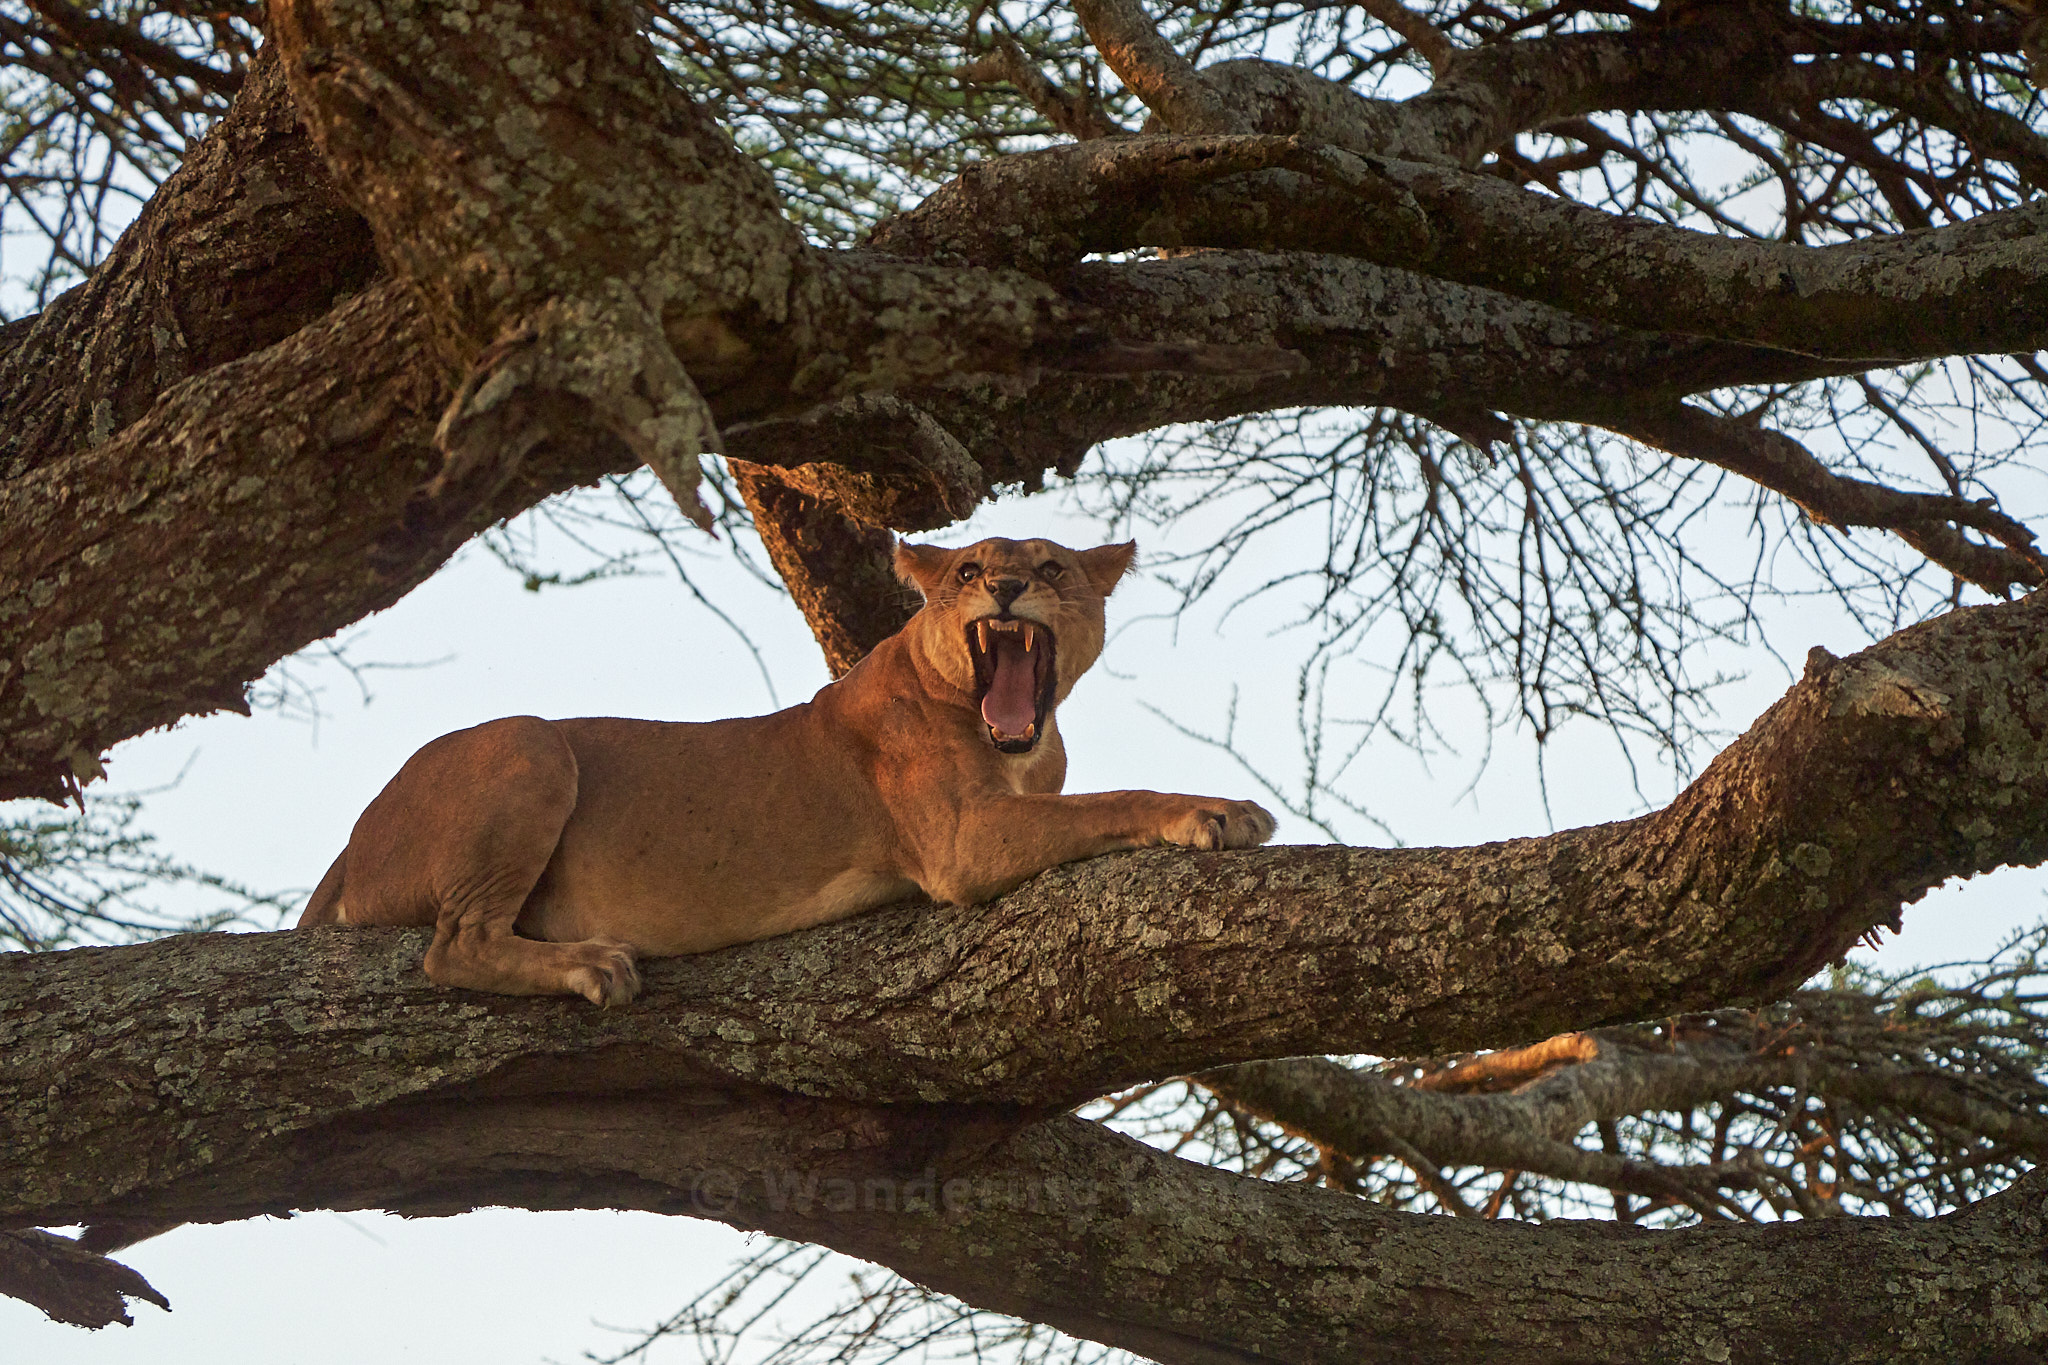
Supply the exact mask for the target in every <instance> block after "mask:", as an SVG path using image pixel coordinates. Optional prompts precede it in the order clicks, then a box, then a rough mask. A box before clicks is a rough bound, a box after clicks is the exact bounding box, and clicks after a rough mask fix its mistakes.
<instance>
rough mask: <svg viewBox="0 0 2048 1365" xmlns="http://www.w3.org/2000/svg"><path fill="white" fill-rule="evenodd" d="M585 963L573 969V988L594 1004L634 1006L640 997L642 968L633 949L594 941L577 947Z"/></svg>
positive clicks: (569, 976)
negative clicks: (634, 960)
mask: <svg viewBox="0 0 2048 1365" xmlns="http://www.w3.org/2000/svg"><path fill="white" fill-rule="evenodd" d="M575 946H576V947H577V948H579V949H582V950H583V953H582V954H580V956H583V957H584V958H585V961H583V962H582V963H580V964H578V965H577V966H575V967H572V968H570V969H569V972H568V984H569V989H570V990H572V991H574V992H576V993H577V994H578V995H580V996H582V997H583V998H584V999H586V1000H588V1001H589V1002H590V1003H591V1004H593V1005H601V1006H606V1007H609V1006H612V1005H626V1004H631V1003H632V1000H633V997H634V996H636V995H638V994H640V969H639V968H638V967H637V966H635V965H634V962H633V947H632V945H631V944H629V943H619V942H617V941H615V940H613V939H608V938H593V939H589V940H587V941H585V942H583V943H579V944H577V945H575Z"/></svg>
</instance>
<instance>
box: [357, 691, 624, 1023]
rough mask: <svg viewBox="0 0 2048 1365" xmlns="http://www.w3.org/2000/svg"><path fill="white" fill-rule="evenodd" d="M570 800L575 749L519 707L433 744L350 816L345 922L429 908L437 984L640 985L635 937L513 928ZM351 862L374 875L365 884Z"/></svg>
mask: <svg viewBox="0 0 2048 1365" xmlns="http://www.w3.org/2000/svg"><path fill="white" fill-rule="evenodd" d="M576 799H577V770H576V756H575V754H574V753H573V752H571V750H570V748H569V745H568V742H567V741H566V740H564V739H563V738H562V734H561V732H560V731H559V730H558V729H557V728H556V727H555V726H554V725H553V724H551V723H550V722H548V721H544V720H541V719H538V718H537V717H534V716H514V717H511V718H509V719H506V720H496V721H492V722H490V723H489V724H488V725H479V726H477V727H476V728H474V729H471V730H463V731H460V732H458V733H456V734H452V735H445V736H443V737H442V738H440V739H437V740H435V741H434V742H433V743H432V744H429V745H427V746H426V747H425V748H423V749H421V750H420V751H419V752H418V753H417V754H414V755H413V756H412V758H411V759H410V760H409V761H408V762H407V763H406V765H405V767H404V768H402V769H400V770H399V773H398V776H396V777H394V778H393V779H392V780H391V785H390V786H388V787H386V788H385V789H384V791H383V793H382V794H381V795H379V796H378V798H377V799H376V800H375V801H373V802H371V803H370V807H369V809H368V810H366V811H364V812H363V817H362V819H361V820H359V821H358V822H357V823H356V829H355V833H354V834H353V835H352V836H351V837H350V839H349V848H348V853H347V855H346V856H347V860H348V871H347V874H346V883H347V886H346V889H345V890H344V892H343V898H344V899H345V901H346V902H347V905H348V920H349V922H350V923H351V924H375V923H385V924H406V923H411V924H418V923H423V922H426V921H427V920H428V919H429V917H431V920H432V923H433V925H434V941H433V944H432V945H431V946H430V947H428V949H427V961H426V968H427V976H428V978H429V979H430V980H432V981H434V982H436V983H437V984H439V985H443V986H462V987H467V988H469V989H471V990H480V991H497V992H499V993H501V994H505V995H581V996H583V997H585V998H586V999H588V1000H590V1001H592V1002H593V1003H595V1004H599V1005H622V1004H624V1003H626V1002H627V1001H629V1000H631V999H632V998H633V996H634V995H635V994H636V993H638V991H639V989H640V974H639V972H638V971H637V970H635V968H634V966H633V949H632V948H631V946H630V945H627V944H623V943H618V942H615V941H614V940H611V939H608V938H593V939H588V940H585V941H583V942H580V943H541V942H537V941H535V940H533V939H526V938H520V937H519V936H518V935H517V934H516V933H515V932H514V931H513V926H514V924H515V923H516V922H517V921H518V919H519V912H520V909H521V908H522V907H523V906H524V905H525V904H526V899H527V897H528V896H529V895H530V894H532V892H533V888H534V885H535V883H537V882H538V881H539V880H540V877H541V873H542V872H543V871H545V870H546V868H547V865H548V861H549V859H551V858H552V857H553V856H554V853H555V846H556V844H557V843H559V842H560V840H561V837H562V827H563V826H564V825H566V824H567V823H568V822H569V816H570V813H571V812H573V811H574V810H575V809H576ZM359 870H360V871H361V873H362V874H365V875H366V877H369V878H374V879H375V885H373V886H371V887H366V888H363V890H362V891H361V892H360V893H359V891H358V886H357V883H358V877H359Z"/></svg>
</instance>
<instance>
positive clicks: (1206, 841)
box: [1160, 801, 1274, 850]
mask: <svg viewBox="0 0 2048 1365" xmlns="http://www.w3.org/2000/svg"><path fill="white" fill-rule="evenodd" d="M1273 829H1274V820H1273V817H1272V816H1271V815H1270V814H1268V813H1267V811H1266V808H1265V807H1264V806H1261V805H1259V804H1258V803H1257V802H1253V801H1203V802H1201V803H1200V804H1199V805H1197V806H1196V807H1195V808H1194V809H1192V810H1190V811H1188V812H1187V813H1185V814H1184V815H1182V816H1181V817H1180V818H1179V819H1177V820H1173V821H1171V822H1169V823H1168V824H1167V826H1166V828H1165V829H1164V830H1162V831H1161V832H1160V837H1162V838H1163V839H1165V840H1166V842H1167V843H1169V844H1178V845H1180V846H1181V847H1182V848H1199V849H1207V850H1215V849H1219V848H1253V847H1255V846H1257V845H1259V844H1263V843H1265V842H1266V840H1268V839H1270V838H1272V837H1273Z"/></svg>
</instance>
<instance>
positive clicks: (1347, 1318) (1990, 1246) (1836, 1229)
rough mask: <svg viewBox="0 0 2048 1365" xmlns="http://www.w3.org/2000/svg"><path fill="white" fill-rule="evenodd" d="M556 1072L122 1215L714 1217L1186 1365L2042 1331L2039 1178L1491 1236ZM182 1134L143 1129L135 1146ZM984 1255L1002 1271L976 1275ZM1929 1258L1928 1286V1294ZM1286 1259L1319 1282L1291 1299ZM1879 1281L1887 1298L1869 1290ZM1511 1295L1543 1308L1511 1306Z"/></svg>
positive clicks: (161, 1194)
mask: <svg viewBox="0 0 2048 1365" xmlns="http://www.w3.org/2000/svg"><path fill="white" fill-rule="evenodd" d="M245 989H249V990H253V991H256V992H261V991H262V990H263V987H262V985H261V983H258V982H250V983H248V985H247V986H246V987H245ZM345 1000H346V996H345V994H344V996H343V997H342V1001H345ZM337 1005H338V1007H343V1008H345V1007H346V1006H345V1004H343V1003H342V1002H341V1001H338V1002H337ZM247 1012H248V1013H251V1014H261V1013H264V1012H265V1010H263V1009H262V1008H261V1007H259V1008H257V1009H254V1010H250V1011H247ZM307 1036H308V1035H307V1034H305V1033H302V1034H301V1035H300V1037H301V1038H302V1039H303V1038H305V1037H307ZM386 1036H387V1038H389V1039H391V1040H392V1041H393V1042H397V1043H399V1044H400V1046H402V1047H404V1048H405V1049H406V1050H407V1051H409V1052H411V1053H412V1056H411V1057H409V1058H408V1059H406V1060H397V1061H387V1063H386V1065H387V1067H394V1068H397V1069H408V1070H409V1069H412V1068H414V1067H417V1066H418V1065H420V1064H422V1063H429V1064H430V1059H433V1060H440V1059H445V1058H451V1057H454V1056H457V1055H459V1044H452V1043H451V1039H450V1038H449V1037H448V1036H447V1034H446V1033H445V1032H444V1031H441V1030H433V1031H431V1033H430V1034H429V1035H428V1036H419V1034H418V1032H417V1031H416V1030H413V1031H408V1030H404V1029H402V1028H401V1029H399V1030H397V1031H394V1032H390V1033H387V1035H386ZM272 1060H273V1062H274V1063H276V1064H278V1072H279V1073H280V1074H291V1073H293V1072H296V1071H297V1070H298V1069H299V1068H300V1066H301V1058H300V1056H299V1055H298V1050H297V1049H296V1048H292V1047H287V1048H285V1049H282V1050H279V1051H276V1052H273V1053H272ZM193 1079H194V1081H195V1082H196V1084H195V1085H193V1086H191V1087H188V1089H187V1091H186V1093H187V1096H188V1098H190V1099H192V1100H195V1101H203V1100H204V1099H205V1098H206V1096H205V1092H206V1091H207V1090H208V1089H209V1088H210V1087H209V1085H208V1083H207V1082H205V1081H204V1080H203V1079H202V1078H200V1077H194V1078H193ZM557 1080H558V1082H560V1083H562V1084H565V1085H567V1086H570V1087H574V1089H575V1091H576V1093H570V1094H562V1093H554V1094H548V1093H533V1092H532V1089H531V1087H526V1088H525V1090H526V1093H510V1094H507V1093H504V1092H503V1091H502V1090H500V1091H499V1092H498V1093H491V1091H489V1090H484V1091H476V1090H472V1091H470V1092H469V1093H463V1092H461V1091H459V1090H458V1091H450V1092H444V1094H443V1095H442V1096H440V1097H438V1098H432V1099H424V1100H422V1101H419V1102H415V1103H411V1104H406V1105H399V1106H387V1107H384V1108H381V1109H377V1110H374V1111H370V1112H366V1113H363V1114H362V1115H361V1116H360V1117H355V1118H351V1117H347V1116H345V1115H339V1114H334V1113H333V1111H332V1110H331V1108H330V1109H329V1110H328V1112H327V1113H326V1114H323V1115H321V1116H318V1117H316V1118H314V1120H313V1121H312V1122H310V1123H307V1124H305V1125H303V1126H300V1127H297V1128H295V1129H292V1130H288V1131H282V1132H269V1133H264V1134H263V1135H262V1136H261V1137H259V1138H258V1139H257V1140H256V1141H255V1142H254V1143H253V1144H252V1145H250V1146H249V1147H248V1148H246V1149H244V1150H243V1151H241V1152H238V1153H237V1154H236V1155H235V1156H234V1157H232V1158H229V1159H227V1160H224V1161H222V1162H220V1163H218V1164H217V1165H216V1166H214V1167H213V1168H211V1169H209V1170H208V1171H206V1172H204V1173H201V1174H199V1175H197V1176H195V1177H194V1178H192V1179H190V1180H187V1181H184V1182H180V1183H179V1184H177V1185H174V1186H171V1187H168V1188H162V1189H159V1190H156V1191H152V1192H151V1193H150V1194H149V1195H148V1196H147V1197H146V1198H145V1199H143V1200H138V1201H135V1202H136V1203H137V1204H138V1206H141V1205H146V1206H147V1207H149V1208H150V1209H151V1211H153V1212H155V1213H159V1214H163V1215H175V1216H181V1217H187V1218H200V1217H213V1218H216V1219H218V1218H223V1217H235V1216H247V1215H249V1214H252V1213H257V1212H274V1211H282V1210H284V1209H287V1208H291V1207H334V1208H344V1209H348V1208H365V1207H375V1208H386V1209H393V1210H396V1211H399V1212H403V1213H409V1214H415V1215H422V1214H424V1215H434V1214H450V1213H455V1212H460V1211H463V1210H466V1209H469V1208H472V1207H477V1206H479V1205H482V1204H485V1203H491V1204H504V1203H516V1204H518V1205H520V1206H522V1207H528V1208H542V1209H547V1208H588V1207H601V1208H641V1209H649V1210H653V1211H658V1212H664V1213H672V1214H674V1213H685V1214H695V1215H698V1216H709V1217H715V1218H719V1219H721V1220H723V1221H725V1222H728V1223H731V1224H733V1225H735V1226H738V1227H743V1228H750V1229H751V1228H760V1229H764V1230H766V1231H769V1232H772V1233H775V1234H777V1235H780V1236H786V1237H794V1238H799V1239H803V1240H808V1241H816V1242H821V1243H823V1244H825V1245H829V1246H834V1247H837V1248H840V1249H842V1250H845V1251H847V1252H849V1253H851V1254H854V1255H857V1256H861V1257H865V1258H868V1259H872V1260H876V1261H879V1262H881V1263H883V1264H885V1265H888V1266H890V1267H892V1268H894V1269H896V1270H898V1271H900V1272H901V1273H903V1274H905V1275H908V1276H910V1277H912V1278H914V1279H917V1280H919V1281H921V1282H923V1283H926V1284H929V1285H931V1286H933V1287H934V1288H937V1289H940V1290H943V1291H945V1292H949V1293H952V1294H955V1295H958V1296H960V1297H962V1298H964V1299H966V1300H967V1301H968V1302H970V1303H974V1304H977V1305H979V1306H982V1307H986V1308H990V1309H994V1310H996V1311H1001V1312H1007V1313H1013V1314H1018V1315H1021V1316H1025V1317H1028V1318H1031V1319H1033V1320H1036V1321H1041V1322H1048V1323H1051V1324H1054V1325H1056V1326H1059V1327H1062V1328H1064V1329H1065V1330H1067V1331H1069V1332H1073V1333H1076V1334H1078V1335H1082V1336H1087V1337H1091V1338H1094V1339H1096V1340H1099V1341H1103V1342H1106V1343H1109V1344H1113V1345H1119V1346H1123V1347H1126V1348H1128V1349H1131V1350H1134V1351H1141V1352H1143V1353H1145V1354H1146V1355H1147V1356H1149V1357H1151V1358H1153V1359H1156V1360H1160V1361H1164V1362H1176V1363H1177V1362H1191V1363H1192V1362H1200V1363H1201V1365H1214V1363H1215V1362H1226V1361H1227V1362H1238V1361H1248V1360H1251V1359H1255V1358H1275V1357H1277V1358H1284V1359H1291V1360H1302V1361H1309V1362H1322V1361H1331V1362H1337V1361H1347V1362H1348V1361H1356V1360H1369V1361H1373V1360H1385V1361H1421V1362H1438V1361H1441V1362H1451V1361H1469V1360H1473V1359H1498V1360H1510V1359H1513V1360H1542V1359H1560V1360H1562V1359H1571V1360H1574V1361H1585V1362H1607V1361H1612V1362H1623V1361H1627V1362H1634V1361H1639V1360H1643V1359H1658V1358H1677V1359H1689V1358H1697V1357H1699V1356H1702V1355H1704V1356H1706V1357H1707V1358H1712V1359H1726V1360H1730V1361H1736V1362H1752V1361H1754V1362H1763V1361H1782V1360H1792V1359H1797V1360H1803V1361H1826V1362H1833V1361H1879V1360H1882V1361H1923V1360H1924V1361H1948V1360H1954V1359H1963V1358H1988V1356H1987V1354H1986V1353H1988V1352H1992V1351H1995V1350H1997V1349H1999V1348H2001V1347H2004V1348H2014V1347H2018V1348H2026V1347H2029V1346H2032V1345H2034V1344H2036V1343H2038V1342H2039V1341H2041V1340H2042V1339H2043V1338H2044V1337H2048V1315H2044V1314H2043V1312H2042V1310H2041V1308H2040V1300H2041V1296H2042V1294H2043V1292H2044V1291H2048V1256H2044V1255H2043V1254H2042V1251H2043V1247H2044V1243H2043V1241H2042V1234H2041V1230H2040V1229H2041V1220H2042V1217H2043V1213H2044V1208H2043V1203H2042V1201H2043V1196H2044V1191H2043V1189H2042V1187H2041V1181H2040V1179H2039V1178H2038V1177H2035V1178H2031V1179H2030V1180H2028V1181H2026V1182H2023V1183H2022V1185H2021V1186H2020V1187H2019V1188H2018V1189H2015V1190H2013V1191H2010V1192H2008V1193H2007V1194H2004V1195H2001V1196H1998V1197H1995V1198H1993V1199H1990V1200H1987V1201H1985V1202H1984V1203H1982V1204H1980V1205H1978V1206H1976V1207H1974V1208H1972V1209H1970V1210H1968V1211H1966V1212H1965V1213H1963V1214H1960V1215H1956V1216H1952V1217H1949V1218H1945V1219H1937V1220H1930V1221H1926V1222H1918V1221H1909V1220H1900V1221H1897V1222H1890V1221H1886V1222H1877V1221H1866V1220H1825V1221H1819V1222H1811V1223H1802V1224H1785V1225H1779V1226H1775V1227H1764V1228H1754V1229H1712V1230H1704V1229H1695V1230H1691V1231H1686V1232H1678V1233H1666V1234H1658V1233H1647V1232H1644V1231H1642V1230H1639V1229H1633V1228H1627V1227H1623V1226H1619V1225H1615V1224H1598V1223H1562V1224H1553V1225H1551V1226H1549V1227H1534V1226H1529V1225H1523V1224H1510V1225H1501V1224H1490V1225H1489V1224H1484V1223H1473V1222H1466V1221H1464V1220H1455V1219H1447V1218H1431V1217H1428V1216H1424V1215H1417V1214H1402V1213H1394V1212H1390V1211H1388V1210H1385V1209H1381V1208H1378V1207H1376V1206H1374V1205H1372V1204H1371V1203H1369V1202H1367V1201H1364V1200H1359V1199H1353V1198H1349V1197H1346V1196H1343V1195H1338V1194H1335V1193H1332V1192H1329V1191H1323V1190H1316V1189H1312V1188H1307V1187H1303V1186H1299V1185H1270V1184H1263V1183H1261V1182H1258V1181H1253V1180H1248V1179H1245V1178H1243V1177H1240V1176H1234V1175H1230V1174H1227V1173H1224V1172H1220V1171H1216V1170H1212V1169H1208V1168H1205V1167H1200V1166H1196V1165H1193V1164H1191V1163H1188V1162H1184V1161H1181V1160H1178V1159H1176V1158H1174V1157H1170V1156H1166V1155H1163V1154H1161V1153H1159V1152H1157V1151H1154V1150H1152V1149H1151V1148H1148V1147H1145V1146H1143V1145H1142V1144H1139V1143H1136V1142H1133V1141H1131V1140H1129V1139H1126V1138H1121V1137H1118V1136H1116V1135H1114V1134H1111V1133H1108V1132H1106V1131H1104V1130H1102V1129H1101V1128H1099V1127H1097V1126H1095V1125H1093V1124H1088V1123H1085V1122H1082V1121H1079V1120H1076V1119H1072V1118H1060V1119H1055V1120H1052V1121H1051V1122H1047V1123H1040V1124H1037V1125H1035V1126H1030V1127H1025V1128H1023V1129H1021V1130H1018V1128H1017V1116H1015V1115H1010V1114H1004V1113H1001V1112H977V1111H970V1110H957V1109H955V1110H940V1109H933V1108H930V1107H926V1106H909V1107H904V1108H896V1109H890V1108H870V1109H856V1108H851V1107H849V1106H845V1105H835V1104H831V1103H825V1102H817V1101H805V1100H800V1099H794V1098H791V1097H786V1096H774V1095H763V1094H760V1093H758V1092H748V1091H732V1090H726V1091H716V1090H690V1089H683V1090H678V1089H673V1088H671V1089H668V1090H666V1091H655V1092H645V1091H643V1092H641V1093H638V1094H620V1093H616V1091H617V1087H618V1086H619V1084H620V1078H619V1077H618V1076H617V1075H616V1074H610V1075H607V1074H605V1073H603V1072H587V1073H585V1074H583V1075H582V1076H581V1077H577V1076H574V1075H572V1074H569V1073H558V1076H557ZM606 1092H612V1093H606ZM309 1117H312V1116H309ZM174 1124H175V1120H172V1119H170V1118H169V1117H168V1116H162V1117H159V1118H158V1119H156V1120H155V1121H154V1122H153V1123H151V1124H150V1125H149V1126H148V1128H147V1129H144V1130H137V1131H149V1132H152V1133H154V1132H167V1131H172V1130H173V1129H174ZM594 1134H601V1135H602V1141H593V1140H592V1138H593V1135H594ZM995 1246H1000V1247H1002V1248H1003V1249H1004V1250H1003V1253H1002V1254H1001V1255H999V1256H991V1255H989V1254H987V1249H988V1248H990V1247H995ZM1934 1265H1938V1266H1939V1267H1940V1273H1939V1274H1931V1273H1927V1270H1926V1268H1927V1267H1930V1266H1934ZM1304 1266H1310V1267H1314V1268H1315V1269H1314V1272H1313V1279H1312V1280H1311V1281H1310V1282H1309V1283H1307V1284H1304V1283H1303V1281H1302V1278H1301V1277H1302V1268H1303V1267H1304ZM1446 1266H1454V1267H1456V1283H1457V1286H1458V1288H1457V1293H1458V1294H1459V1296H1460V1302H1461V1304H1462V1305H1463V1310H1462V1311H1461V1312H1459V1313H1456V1314H1449V1315H1447V1314H1446V1313H1445V1312H1444V1311H1443V1310H1444V1305H1443V1297H1444V1295H1445V1293H1446V1292H1447V1289H1446V1279H1445V1271H1444V1267H1446ZM1616 1283H1625V1284H1627V1285H1629V1286H1631V1287H1634V1286H1641V1285H1645V1284H1647V1285H1649V1286H1651V1287H1652V1288H1653V1292H1655V1293H1656V1294H1657V1296H1658V1300H1659V1302H1660V1303H1661V1304H1662V1305H1663V1311H1660V1312H1658V1313H1653V1314H1646V1313H1644V1312H1642V1311H1641V1306H1640V1301H1639V1299H1638V1298H1637V1297H1636V1295H1635V1294H1634V1293H1623V1292H1612V1293H1610V1292H1602V1291H1601V1290H1600V1288H1599V1287H1600V1286H1603V1285H1612V1284H1616ZM1872 1284H1891V1285H1896V1286H1898V1289H1897V1291H1896V1292H1891V1293H1884V1294H1873V1293H1871V1292H1869V1290H1870V1286H1871V1285H1872ZM1532 1292H1533V1293H1536V1294H1540V1295H1543V1296H1544V1300H1545V1311H1544V1312H1541V1313H1533V1312H1530V1311H1528V1307H1527V1305H1528V1302H1529V1299H1530V1296H1531V1294H1532Z"/></svg>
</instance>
